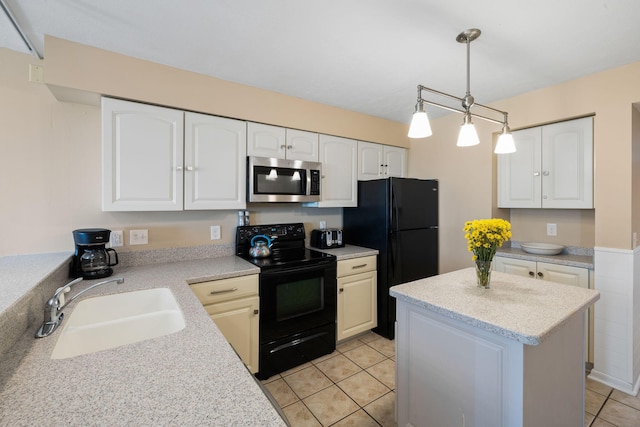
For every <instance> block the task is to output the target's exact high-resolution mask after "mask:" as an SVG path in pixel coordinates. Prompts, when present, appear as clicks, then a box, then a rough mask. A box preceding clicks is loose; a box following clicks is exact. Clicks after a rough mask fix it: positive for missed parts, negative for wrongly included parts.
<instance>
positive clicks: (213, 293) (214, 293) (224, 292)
mask: <svg viewBox="0 0 640 427" xmlns="http://www.w3.org/2000/svg"><path fill="white" fill-rule="evenodd" d="M237 290H238V288H231V289H223V290H221V291H211V292H209V295H216V294H226V293H227V292H235V291H237Z"/></svg>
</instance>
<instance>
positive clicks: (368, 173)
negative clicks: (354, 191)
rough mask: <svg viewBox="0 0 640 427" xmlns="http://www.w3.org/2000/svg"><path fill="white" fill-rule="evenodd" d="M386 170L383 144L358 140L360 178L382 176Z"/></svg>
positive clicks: (365, 179) (360, 179) (362, 179)
mask: <svg viewBox="0 0 640 427" xmlns="http://www.w3.org/2000/svg"><path fill="white" fill-rule="evenodd" d="M384 170H385V169H384V159H383V150H382V145H380V144H373V143H371V142H364V141H358V180H359V181H367V180H370V179H378V178H382V175H383V173H384Z"/></svg>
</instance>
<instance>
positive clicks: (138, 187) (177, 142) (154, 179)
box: [102, 98, 183, 211]
mask: <svg viewBox="0 0 640 427" xmlns="http://www.w3.org/2000/svg"><path fill="white" fill-rule="evenodd" d="M182 160H183V112H182V111H178V110H173V109H170V108H163V107H156V106H152V105H146V104H138V103H135V102H128V101H121V100H116V99H110V98H102V210H103V211H178V210H182V207H183V193H182V191H183V190H182V189H183V181H182V179H183V174H182V166H183V163H182Z"/></svg>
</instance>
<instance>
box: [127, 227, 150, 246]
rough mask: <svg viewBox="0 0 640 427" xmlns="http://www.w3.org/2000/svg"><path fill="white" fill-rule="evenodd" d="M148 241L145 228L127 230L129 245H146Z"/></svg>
mask: <svg viewBox="0 0 640 427" xmlns="http://www.w3.org/2000/svg"><path fill="white" fill-rule="evenodd" d="M148 243H149V234H148V231H147V230H130V231H129V244H130V245H146V244H148Z"/></svg>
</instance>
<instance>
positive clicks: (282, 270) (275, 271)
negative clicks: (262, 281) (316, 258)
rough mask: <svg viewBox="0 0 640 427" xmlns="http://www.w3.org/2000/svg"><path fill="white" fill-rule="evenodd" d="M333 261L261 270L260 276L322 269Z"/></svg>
mask: <svg viewBox="0 0 640 427" xmlns="http://www.w3.org/2000/svg"><path fill="white" fill-rule="evenodd" d="M332 263H335V261H334V260H327V261H326V262H319V263H317V264H313V265H307V266H304V267H285V268H274V269H272V270H267V271H261V272H260V276H262V277H268V276H280V275H282V274H287V275H289V274H295V273H301V272H308V271H315V270H324V269H325V268H327V266H328V265H330V264H332Z"/></svg>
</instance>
